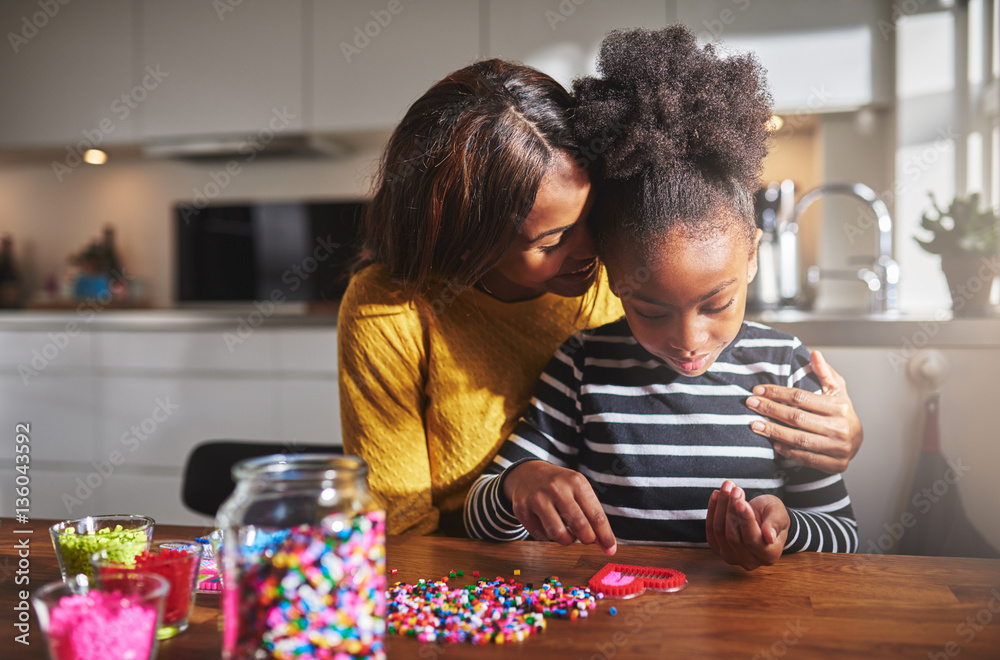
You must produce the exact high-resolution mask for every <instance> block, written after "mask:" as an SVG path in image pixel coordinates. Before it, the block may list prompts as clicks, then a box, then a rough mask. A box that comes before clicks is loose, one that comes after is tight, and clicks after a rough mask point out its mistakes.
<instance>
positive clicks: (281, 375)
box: [0, 0, 1000, 551]
mask: <svg viewBox="0 0 1000 660" xmlns="http://www.w3.org/2000/svg"><path fill="white" fill-rule="evenodd" d="M997 4H998V3H997V2H996V0H971V1H969V2H962V1H961V0H956V1H954V2H945V1H938V0H906V1H897V2H889V1H885V0H796V1H794V2H793V1H791V0H711V1H704V0H698V1H695V0H655V1H653V0H628V1H620V2H611V1H610V0H608V1H602V0H536V1H530V0H510V1H501V0H479V1H460V0H433V1H432V0H424V1H422V2H413V1H412V0H372V1H364V2H332V1H326V0H292V1H287V2H280V3H279V2H266V1H264V0H241V1H238V0H216V1H215V2H211V3H210V2H205V1H202V0H182V1H174V2H166V1H157V0H144V1H140V0H106V1H104V2H99V3H98V2H85V1H84V0H76V1H75V2H70V1H69V0H65V1H61V0H12V1H6V2H4V3H2V4H0V28H2V32H3V33H4V34H5V36H6V40H7V42H8V43H7V45H6V46H5V47H3V48H0V88H2V89H3V90H4V95H3V101H2V105H0V108H2V110H0V116H2V121H0V233H2V234H9V235H11V236H12V237H13V239H14V258H15V263H16V266H17V269H18V272H19V276H20V289H21V294H22V298H23V301H24V303H25V306H26V308H25V309H22V310H18V311H9V312H3V313H2V314H0V421H2V426H0V428H3V429H8V435H9V436H10V437H9V439H8V440H3V439H2V437H0V459H2V461H3V463H2V464H0V477H2V483H4V484H10V483H11V482H12V480H13V477H14V474H15V472H14V458H13V456H14V449H13V446H14V442H13V435H14V431H13V429H14V425H15V423H17V422H30V423H31V425H32V426H31V428H32V450H33V453H32V462H31V476H32V515H34V516H36V517H53V518H67V517H77V516H79V515H86V514H89V513H99V512H103V513H106V512H110V511H111V510H113V509H115V510H117V509H128V510H129V511H136V512H142V513H149V514H151V515H154V516H155V517H156V518H157V519H158V520H160V521H162V522H188V521H202V520H203V519H201V518H199V517H197V516H196V515H195V514H192V513H190V512H188V511H186V510H185V509H184V508H183V507H182V506H181V504H180V500H179V495H178V492H179V488H180V480H181V473H182V466H183V463H184V459H185V457H186V455H187V453H188V451H189V450H190V448H191V447H192V446H193V445H195V444H196V443H197V442H199V441H202V440H205V439H208V438H224V437H232V438H244V439H261V440H278V441H283V442H287V443H288V444H289V446H290V447H292V448H293V447H294V446H295V445H296V444H298V443H316V442H320V443H330V444H339V442H340V440H339V435H340V433H339V419H338V410H337V388H336V355H335V345H336V337H335V332H336V329H335V317H333V316H332V315H331V314H329V311H330V310H329V309H325V308H319V307H317V306H310V305H304V304H297V305H288V306H284V307H280V308H278V309H277V310H274V309H272V308H270V307H269V306H268V305H267V304H265V303H262V302H260V299H262V298H266V297H267V296H266V295H265V296H259V297H258V304H257V305H254V304H252V303H251V302H249V301H247V302H245V304H242V305H239V304H232V303H229V304H216V305H206V304H200V305H186V304H179V302H178V287H177V282H178V278H179V276H180V274H179V273H178V271H177V268H178V259H177V251H178V249H179V247H178V243H177V228H178V217H177V215H176V214H177V212H178V208H179V209H180V211H181V212H183V211H185V210H191V209H198V208H201V207H203V206H205V204H211V205H220V204H230V205H232V204H246V203H251V202H275V203H299V202H303V201H324V202H326V201H333V202H338V201H339V202H354V201H358V200H361V199H363V198H364V196H365V195H366V194H367V192H368V188H369V183H370V180H371V176H372V174H373V172H374V169H375V166H376V161H377V158H378V155H379V150H380V147H381V144H382V143H383V141H384V140H385V138H386V137H387V135H388V133H389V131H391V129H392V127H393V126H394V124H395V123H396V121H398V119H399V118H400V116H401V114H402V113H403V111H404V110H405V108H406V107H407V106H408V105H409V103H410V102H412V100H414V99H415V98H416V96H418V95H419V94H420V93H421V92H422V91H423V90H425V89H426V88H427V87H428V86H429V85H430V84H431V83H432V82H434V81H435V80H437V79H439V78H441V77H442V76H443V75H444V74H446V73H448V72H449V71H452V70H454V69H456V68H459V67H461V66H463V65H464V64H466V63H468V62H471V61H474V60H475V59H478V58H481V57H486V56H491V57H494V56H495V57H504V58H509V59H516V60H520V61H523V62H525V63H527V64H530V65H533V66H536V67H538V68H540V69H542V70H544V71H546V72H548V73H550V74H552V75H553V76H555V77H556V78H557V79H559V80H560V81H561V82H563V83H564V84H566V85H569V84H570V83H571V82H572V79H573V78H574V77H575V76H579V75H584V74H590V73H593V72H594V71H593V63H594V59H595V55H596V51H597V47H598V44H599V43H600V40H601V39H602V37H603V36H604V34H605V33H606V32H607V31H609V30H611V29H613V28H616V27H636V26H645V27H649V28H658V27H662V26H665V25H668V24H670V23H673V22H677V21H679V22H682V23H684V24H686V25H687V26H688V27H690V28H691V29H692V30H693V31H694V32H696V33H697V34H698V35H699V38H700V39H701V40H703V41H709V40H721V43H722V44H723V46H722V47H723V48H725V49H727V50H729V51H732V52H736V51H743V50H753V51H755V52H756V53H757V54H758V56H759V57H760V58H761V60H762V62H763V63H764V65H765V67H766V68H767V70H768V77H769V82H770V84H771V86H772V92H773V94H774V98H775V105H776V107H775V113H776V115H777V117H779V118H780V121H781V123H782V125H781V127H780V128H777V125H776V130H775V139H774V146H773V148H772V152H771V155H770V156H769V157H768V160H767V163H766V171H765V175H764V180H765V182H776V183H777V182H781V181H783V180H791V181H792V182H794V186H795V199H798V198H799V197H801V195H802V194H803V193H804V192H806V191H808V190H810V189H812V188H815V187H816V186H819V185H822V184H825V183H829V182H836V181H848V182H860V183H864V184H865V185H867V186H868V187H869V188H871V189H872V190H873V191H874V192H875V193H876V194H878V195H879V197H880V198H881V199H882V201H884V202H885V204H886V206H887V210H888V212H889V213H890V214H891V217H892V221H893V223H892V228H891V236H892V239H893V244H892V251H891V256H892V257H893V259H894V260H895V262H896V263H898V269H899V274H900V275H899V299H898V308H899V310H898V311H897V312H896V313H894V314H876V315H871V314H869V313H868V312H869V305H870V302H871V299H872V298H873V297H874V298H875V299H876V300H877V298H878V296H879V294H880V292H881V291H884V290H885V285H886V284H887V278H890V272H888V271H887V272H882V275H881V276H882V282H881V285H882V288H881V289H880V290H877V291H874V292H873V291H871V290H870V288H869V287H867V286H865V283H864V282H863V281H862V280H861V279H859V278H858V277H857V273H858V272H859V270H862V266H863V265H864V264H867V265H873V262H874V260H875V257H876V256H877V252H876V245H877V239H878V235H879V232H878V223H877V222H876V221H875V216H874V215H873V214H872V211H871V209H870V208H869V206H868V205H866V204H862V203H859V201H858V200H856V199H852V198H850V197H846V196H833V197H824V198H823V199H821V200H820V201H819V202H817V203H816V204H813V205H811V206H810V207H809V208H808V210H806V211H805V213H804V214H803V216H802V217H801V218H800V221H799V223H798V226H799V231H798V233H797V234H796V239H797V250H796V252H795V255H796V257H797V260H798V262H799V263H798V266H797V267H796V269H795V271H794V275H795V276H794V278H793V281H794V282H795V284H796V285H797V286H798V289H799V293H798V295H797V296H796V298H795V299H794V300H791V301H786V302H791V303H793V304H792V305H789V306H790V307H793V309H783V310H778V311H774V312H769V311H762V312H760V313H759V317H760V318H763V319H764V320H765V321H768V322H770V323H773V324H775V325H776V326H777V327H780V328H781V329H783V330H786V331H789V332H792V333H794V334H796V335H798V336H800V337H801V338H802V339H803V341H804V342H805V343H806V344H807V345H809V346H810V347H813V348H821V349H823V350H824V353H825V354H826V355H827V357H828V359H829V360H830V361H831V362H832V363H833V364H834V366H835V367H836V368H837V369H838V370H839V371H840V372H841V373H842V374H843V375H845V376H846V378H847V380H848V384H849V387H850V392H851V395H852V398H853V400H854V402H855V406H856V408H857V410H858V413H859V415H860V416H861V418H862V421H863V423H864V425H865V430H866V441H865V445H864V447H863V448H862V451H861V453H860V454H859V455H858V457H857V459H856V460H855V461H854V462H853V463H852V465H851V468H850V469H849V471H848V472H847V475H846V479H847V481H848V487H849V489H850V492H851V495H852V498H853V499H854V501H855V504H856V511H857V513H858V516H859V519H860V523H861V534H862V539H863V540H862V549H863V550H866V551H872V549H873V548H875V547H877V548H878V551H886V550H887V549H890V548H891V547H892V545H893V543H894V542H895V541H896V540H897V539H896V538H895V536H898V534H895V531H897V530H898V529H899V525H898V524H897V523H898V521H899V520H900V516H901V513H902V511H903V510H904V508H905V507H906V505H907V503H908V500H909V499H910V496H909V486H910V482H911V480H912V478H913V474H914V470H915V468H916V463H917V460H918V458H919V453H920V440H921V432H922V428H923V418H922V407H923V401H924V397H925V396H926V395H927V394H928V393H929V392H930V391H931V390H932V389H934V388H935V387H939V388H940V389H941V391H942V419H941V428H942V436H943V437H942V450H943V451H944V453H945V454H946V455H947V456H948V457H949V458H951V459H952V460H953V461H958V462H960V463H961V464H962V465H969V466H971V467H970V469H969V470H967V471H964V472H962V474H961V477H960V479H959V480H958V483H957V484H954V483H946V484H944V486H942V488H944V489H945V490H946V491H949V492H954V490H955V489H957V491H958V492H960V493H961V496H962V498H963V501H964V503H965V506H966V510H967V512H968V514H969V517H970V519H971V520H972V521H973V522H974V523H975V525H976V526H977V527H978V528H979V530H980V531H981V532H982V533H983V534H984V535H985V536H986V537H987V538H988V539H989V540H990V541H991V542H992V543H993V545H995V546H997V547H1000V518H998V517H997V516H996V513H995V512H996V510H997V508H998V505H1000V495H998V494H997V491H996V488H995V485H994V484H995V482H996V476H997V469H998V466H1000V443H998V442H997V440H998V435H1000V433H998V430H997V429H998V428H1000V413H998V412H997V411H998V405H997V404H998V403H1000V401H998V400H997V395H996V389H995V387H994V384H995V382H996V379H997V377H998V374H1000V319H998V318H996V314H995V312H994V311H993V308H990V309H988V310H986V311H985V312H984V313H982V314H980V316H979V317H976V318H971V317H962V318H954V317H953V313H952V311H951V306H952V301H951V298H950V296H949V292H948V286H947V283H946V280H945V277H944V275H943V274H942V270H941V266H940V259H939V257H937V256H935V255H931V254H928V253H927V252H925V251H923V250H922V249H921V248H920V247H919V246H918V245H917V243H916V242H915V241H914V240H913V237H914V236H916V235H919V236H921V237H926V236H927V234H926V232H924V231H922V230H921V229H920V228H919V225H920V217H921V214H922V213H924V212H925V211H927V210H928V208H929V204H928V200H929V198H928V193H930V192H933V193H934V194H935V195H936V197H937V199H938V200H939V201H940V202H941V203H942V204H945V205H946V204H947V203H949V202H950V201H951V200H952V199H953V198H954V197H955V196H956V195H965V194H967V193H970V192H981V193H982V196H983V199H984V204H986V205H988V206H992V207H994V208H995V207H997V206H998V204H1000V129H998V114H997V106H998V101H1000V92H998V87H997V74H998V61H997V57H998V56H997V53H998V47H997V32H998V30H997V27H996V26H997V18H998V13H1000V12H998V9H997ZM776 121H779V120H776ZM90 146H97V147H100V148H101V149H103V150H105V151H106V152H107V154H108V160H107V163H105V164H103V165H91V164H87V163H83V162H81V161H82V158H81V157H82V155H83V154H82V152H83V151H84V150H85V149H86V148H88V147H90ZM108 225H110V226H113V228H114V230H115V237H114V239H115V247H116V251H117V254H118V258H119V259H120V261H121V262H122V263H123V265H124V270H125V272H126V273H127V274H128V275H129V276H130V277H131V276H134V277H135V278H136V279H135V280H133V281H132V282H131V284H130V288H129V295H130V296H131V298H130V299H127V300H123V301H117V302H114V303H108V302H107V300H104V302H101V301H98V302H97V303H96V304H89V305H88V306H85V307H79V306H78V305H79V303H78V301H68V302H67V301H65V300H62V299H60V298H59V295H60V293H61V292H65V291H66V289H67V287H69V288H71V285H72V282H71V281H69V280H68V278H70V277H72V275H73V273H74V271H73V270H72V269H71V268H70V264H69V261H68V260H69V257H70V256H71V255H74V254H78V253H79V252H80V251H81V250H82V249H83V248H84V247H85V246H86V245H87V244H88V243H90V242H92V241H94V240H95V239H98V238H99V237H100V236H101V235H102V232H103V230H104V228H105V227H106V226H108ZM786 238H787V237H786ZM775 247H776V250H777V243H776V244H775ZM863 262H864V263H863ZM993 263H994V264H995V261H994V262H993ZM809 266H818V267H820V268H821V269H822V270H823V271H824V273H825V274H828V273H829V272H830V271H840V273H841V274H842V275H843V274H844V273H847V274H848V277H843V278H840V279H837V278H827V277H823V278H822V279H820V280H819V282H818V285H816V286H812V285H810V284H809V283H808V281H807V277H806V273H807V268H808V267H809ZM865 268H867V266H865ZM872 270H877V269H876V268H873V269H872ZM883 270H884V269H883ZM890 271H891V269H890ZM786 275H787V273H786ZM876 284H879V282H878V281H876ZM974 284H976V285H977V288H983V287H985V288H987V289H988V288H990V287H992V291H991V303H992V304H993V305H995V304H996V303H997V302H998V296H1000V293H998V291H997V284H996V279H995V278H994V277H993V275H992V273H991V274H989V276H988V277H987V278H985V279H982V280H976V281H975V282H974ZM47 289H48V290H49V294H50V295H46V290H47ZM766 297H767V295H766V292H765V298H766ZM771 298H773V292H772V293H771ZM126 304H133V305H137V306H139V307H141V308H140V309H137V310H127V311H123V310H119V309H117V308H118V307H120V306H123V305H126ZM763 306H767V305H763ZM43 307H66V309H63V310H43V309H41V308H43ZM794 307H799V308H804V309H800V310H796V309H794ZM805 308H808V309H805ZM323 312H325V313H323ZM928 350H931V351H932V352H928ZM119 459H120V460H119ZM12 490H13V489H12V488H9V487H7V486H5V487H4V488H3V490H2V491H0V514H3V515H11V514H12V512H13V508H14V500H13V492H12ZM872 544H874V545H872Z"/></svg>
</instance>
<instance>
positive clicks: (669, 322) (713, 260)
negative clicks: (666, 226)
mask: <svg viewBox="0 0 1000 660" xmlns="http://www.w3.org/2000/svg"><path fill="white" fill-rule="evenodd" d="M760 236H761V232H760V230H757V234H756V238H755V239H754V241H753V245H748V244H747V238H746V234H745V232H744V231H743V230H742V229H741V228H736V227H733V228H729V229H727V230H724V231H719V232H715V233H714V234H710V235H708V236H705V237H696V236H691V235H689V232H687V231H685V230H684V229H683V228H679V229H674V230H671V231H670V232H669V233H668V234H667V236H666V237H665V239H664V240H663V241H662V242H661V243H660V246H659V247H658V248H654V255H653V257H652V258H651V259H650V260H649V261H650V263H649V264H645V263H642V260H641V259H639V258H638V257H637V256H636V255H634V254H613V255H609V258H608V259H607V260H606V261H607V269H608V277H609V278H610V280H611V289H612V291H614V292H615V294H616V295H618V296H619V297H620V298H621V301H622V306H623V307H624V308H625V316H626V318H627V319H628V324H629V328H631V330H632V334H633V335H634V336H635V338H636V340H637V341H638V342H639V343H640V344H641V345H642V347H643V348H645V349H646V350H647V351H649V352H650V353H652V354H653V355H655V356H657V357H659V358H660V359H662V360H663V361H664V362H665V363H666V364H667V365H668V366H669V367H670V368H671V369H673V370H674V371H676V372H677V373H679V374H680V375H682V376H700V375H701V374H703V373H705V372H706V371H708V368H709V367H711V366H712V364H713V363H714V362H715V360H716V359H717V358H718V357H719V354H720V353H721V352H722V350H723V349H724V348H725V347H726V346H728V345H729V344H730V343H732V341H733V339H735V338H736V335H737V334H738V333H739V331H740V327H741V326H742V324H743V313H744V311H745V309H746V293H747V285H748V284H749V283H750V282H751V281H752V280H753V278H754V275H756V274H757V244H758V243H759V242H760ZM617 251H618V252H621V250H617Z"/></svg>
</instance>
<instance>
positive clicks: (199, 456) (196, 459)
mask: <svg viewBox="0 0 1000 660" xmlns="http://www.w3.org/2000/svg"><path fill="white" fill-rule="evenodd" d="M342 453H343V451H342V449H341V448H340V447H337V446H334V445H300V444H293V443H289V442H283V443H278V442H252V441H245V440H208V441H206V442H203V443H201V444H199V445H197V446H195V448H194V449H192V450H191V453H190V454H189V455H188V458H187V463H186V464H185V465H184V481H183V484H182V486H181V501H183V503H184V506H186V507H187V508H189V509H191V510H192V511H194V512H196V513H201V514H204V515H206V516H214V515H215V513H216V511H218V510H219V506H220V505H221V504H222V503H223V502H225V501H226V498H227V497H229V495H230V494H231V493H232V492H233V489H235V488H236V484H235V483H234V482H233V475H232V469H233V465H235V464H236V463H238V462H239V461H242V460H243V459H245V458H254V457H257V456H268V455H270V454H342Z"/></svg>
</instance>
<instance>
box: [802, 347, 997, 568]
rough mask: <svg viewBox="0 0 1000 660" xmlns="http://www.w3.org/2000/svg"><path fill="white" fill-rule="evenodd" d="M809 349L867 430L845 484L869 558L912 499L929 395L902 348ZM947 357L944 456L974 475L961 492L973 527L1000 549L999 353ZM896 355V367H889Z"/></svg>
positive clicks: (960, 352) (949, 351)
mask: <svg viewBox="0 0 1000 660" xmlns="http://www.w3.org/2000/svg"><path fill="white" fill-rule="evenodd" d="M786 329H787V328H786ZM903 339H904V338H900V341H901V342H902V340H903ZM806 341H807V339H806ZM901 347H902V344H901ZM901 347H900V348H901ZM810 348H813V349H817V348H819V349H820V350H822V351H823V354H824V356H825V357H826V358H827V360H829V362H830V363H831V364H832V365H834V367H835V368H836V369H837V370H838V371H839V372H840V374H841V375H843V376H844V377H845V378H846V379H847V384H848V389H849V392H850V394H851V400H852V401H853V402H854V406H855V409H856V411H857V413H858V416H859V417H860V418H861V421H862V423H863V424H864V429H865V442H864V445H863V446H862V448H861V451H860V453H859V454H858V455H857V457H856V458H855V459H854V461H852V462H851V465H850V467H849V468H848V470H847V472H846V474H845V476H844V479H845V481H846V482H847V487H848V492H849V493H850V495H851V499H852V501H853V503H854V507H855V509H854V510H855V514H856V515H857V517H858V523H859V531H860V537H861V548H862V551H868V549H869V547H870V546H869V542H870V541H872V542H875V543H878V542H879V539H880V537H882V536H883V535H884V534H886V533H887V532H886V528H885V527H884V526H885V525H889V526H890V527H891V526H892V524H893V523H897V522H899V520H900V516H901V514H902V512H903V511H904V510H905V507H906V505H907V502H908V501H909V499H910V487H911V484H912V480H913V474H914V471H915V470H916V467H917V461H918V460H919V458H920V449H921V444H922V442H923V435H922V433H923V424H924V412H923V405H924V400H925V397H926V396H927V394H928V393H929V391H930V390H929V389H927V388H925V387H921V386H918V385H916V384H914V383H913V382H911V381H910V380H909V379H908V377H907V375H906V370H905V367H904V368H900V367H899V366H898V364H897V361H896V360H898V359H899V356H900V353H901V351H900V349H898V348H897V349H887V348H884V347H880V348H870V347H869V348H866V347H843V346H840V347H829V346H828V347H819V346H810ZM940 350H941V352H942V353H943V354H944V356H945V358H946V360H947V362H948V366H949V371H950V374H951V376H950V377H949V378H948V379H947V380H945V382H944V383H943V384H942V385H941V386H940V388H939V389H940V392H941V409H940V410H941V412H940V427H941V451H942V453H943V454H944V455H945V456H946V457H947V458H949V459H952V460H955V461H960V462H961V464H962V465H968V466H970V467H971V469H970V470H969V471H968V472H967V473H966V474H965V475H963V476H962V477H961V479H960V480H959V481H958V483H957V484H956V485H955V487H956V488H957V489H958V492H959V493H960V495H961V497H962V501H963V503H964V505H965V510H966V512H967V515H968V517H969V519H970V520H971V521H972V522H973V524H974V525H975V526H976V527H977V528H978V529H979V531H980V532H981V533H982V534H983V535H984V536H985V537H986V538H987V540H989V541H990V542H991V543H992V544H993V546H994V547H996V548H998V549H1000V516H997V510H998V509H1000V493H998V492H997V488H996V477H997V466H998V465H1000V412H998V410H1000V409H998V406H997V403H998V401H997V394H996V389H995V387H992V385H993V384H994V383H995V382H996V374H997V373H1000V349H996V348H991V349H971V348H969V349H963V348H942V349H940ZM892 353H894V354H895V355H894V357H895V358H896V360H890V354H892Z"/></svg>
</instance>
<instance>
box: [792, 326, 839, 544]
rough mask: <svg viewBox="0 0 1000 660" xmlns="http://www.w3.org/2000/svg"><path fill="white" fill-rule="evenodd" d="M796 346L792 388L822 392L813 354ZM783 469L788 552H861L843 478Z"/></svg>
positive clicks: (795, 466) (809, 470)
mask: <svg viewBox="0 0 1000 660" xmlns="http://www.w3.org/2000/svg"><path fill="white" fill-rule="evenodd" d="M796 342H797V345H796V346H795V347H794V348H793V355H792V359H791V365H792V368H791V373H790V375H789V378H788V385H789V387H799V388H801V389H805V390H809V391H810V392H819V391H821V389H822V388H821V386H820V384H819V380H818V379H817V378H816V376H815V375H814V374H813V372H812V367H811V366H810V363H809V351H807V350H806V349H805V348H804V347H803V346H802V344H801V343H798V340H796ZM779 467H780V470H781V474H782V476H783V480H784V486H783V488H782V502H784V504H785V508H786V509H788V517H789V520H790V523H791V525H790V526H789V528H788V538H787V539H786V541H785V550H784V552H785V553H791V552H857V551H858V522H857V520H856V519H855V517H854V510H853V508H852V507H851V498H850V497H849V496H848V494H847V487H846V486H845V485H844V480H843V478H842V477H841V475H839V474H827V473H825V472H820V471H819V470H815V469H812V468H807V467H805V466H803V465H801V464H799V463H795V462H792V461H788V460H781V461H780V463H779Z"/></svg>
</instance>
